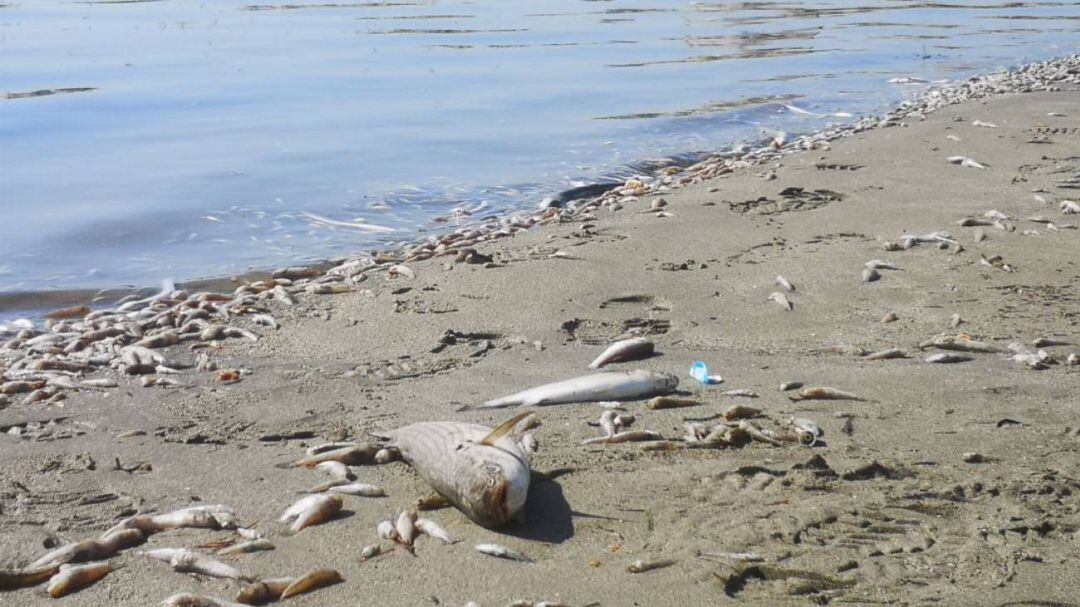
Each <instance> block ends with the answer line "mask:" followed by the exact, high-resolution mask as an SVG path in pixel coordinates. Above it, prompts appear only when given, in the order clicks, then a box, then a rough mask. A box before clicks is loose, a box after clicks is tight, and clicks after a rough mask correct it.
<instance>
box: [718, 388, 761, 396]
mask: <svg viewBox="0 0 1080 607" xmlns="http://www.w3.org/2000/svg"><path fill="white" fill-rule="evenodd" d="M720 394H723V395H724V396H742V397H745V398H757V397H758V393H757V392H754V391H753V390H747V389H746V388H739V389H736V390H727V391H724V392H721V393H720Z"/></svg>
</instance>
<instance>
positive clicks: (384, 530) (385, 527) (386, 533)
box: [375, 520, 398, 542]
mask: <svg viewBox="0 0 1080 607" xmlns="http://www.w3.org/2000/svg"><path fill="white" fill-rule="evenodd" d="M375 531H376V532H377V533H378V534H379V538H380V539H384V540H393V541H395V542H396V541H397V540H398V534H397V528H395V527H394V523H393V521H390V520H385V521H382V522H380V523H379V524H378V526H376V527H375Z"/></svg>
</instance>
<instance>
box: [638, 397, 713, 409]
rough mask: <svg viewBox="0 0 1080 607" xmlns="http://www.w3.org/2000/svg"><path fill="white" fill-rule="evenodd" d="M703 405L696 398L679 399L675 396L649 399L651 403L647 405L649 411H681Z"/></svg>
mask: <svg viewBox="0 0 1080 607" xmlns="http://www.w3.org/2000/svg"><path fill="white" fill-rule="evenodd" d="M700 404H701V401H700V400H697V399H694V398H677V397H674V396H656V397H653V398H650V399H649V402H647V403H645V408H647V409H654V410H659V409H680V408H683V407H696V406H698V405H700Z"/></svg>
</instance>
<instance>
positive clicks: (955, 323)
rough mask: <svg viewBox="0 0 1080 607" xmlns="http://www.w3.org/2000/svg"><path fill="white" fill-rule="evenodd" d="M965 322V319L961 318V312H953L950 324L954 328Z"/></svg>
mask: <svg viewBox="0 0 1080 607" xmlns="http://www.w3.org/2000/svg"><path fill="white" fill-rule="evenodd" d="M963 323H964V319H963V318H960V315H959V314H953V315H952V318H950V319H949V326H950V327H952V328H954V329H955V328H956V327H959V326H960V325H961V324H963Z"/></svg>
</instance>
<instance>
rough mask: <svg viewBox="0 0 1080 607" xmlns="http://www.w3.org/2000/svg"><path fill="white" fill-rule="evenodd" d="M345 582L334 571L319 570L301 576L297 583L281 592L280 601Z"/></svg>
mask: <svg viewBox="0 0 1080 607" xmlns="http://www.w3.org/2000/svg"><path fill="white" fill-rule="evenodd" d="M344 581H345V578H343V577H341V574H340V573H338V572H337V571H336V570H334V569H317V570H315V571H312V572H311V573H308V574H306V575H303V576H301V577H300V578H299V579H297V580H296V581H295V582H293V583H291V584H289V585H288V586H287V587H286V588H285V590H283V591H282V592H281V599H280V600H282V601H284V600H285V599H287V598H290V597H294V596H296V595H299V594H305V593H308V592H312V591H314V590H318V589H319V588H325V587H327V586H332V585H334V584H340V583H341V582H344Z"/></svg>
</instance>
